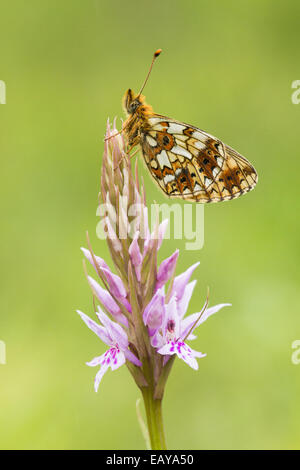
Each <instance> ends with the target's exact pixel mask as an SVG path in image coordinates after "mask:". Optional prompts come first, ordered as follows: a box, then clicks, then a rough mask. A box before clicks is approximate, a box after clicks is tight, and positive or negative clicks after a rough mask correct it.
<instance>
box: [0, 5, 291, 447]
mask: <svg viewBox="0 0 300 470" xmlns="http://www.w3.org/2000/svg"><path fill="white" fill-rule="evenodd" d="M0 12H1V15H0V44H1V60H0V79H1V80H4V81H5V82H6V87H7V97H6V100H7V104H6V105H0V126H1V131H0V135H1V139H0V155H1V176H2V178H1V191H2V197H1V203H2V208H1V213H2V229H1V283H0V289H1V315H0V340H2V341H5V343H6V352H7V364H6V365H0V383H1V386H0V447H1V448H3V449H12V448H19V449H32V448H33V449H54V448H58V449H79V448H80V449H91V448H97V449H142V448H144V442H143V438H142V436H141V433H140V430H139V427H138V423H137V419H136V414H135V402H136V399H137V398H138V397H139V391H138V389H137V388H136V386H135V384H134V382H133V380H132V378H131V376H130V375H129V373H128V371H127V369H126V368H125V367H123V368H121V369H120V370H119V371H117V372H115V373H111V372H110V373H108V374H107V375H106V376H105V378H104V380H103V382H102V384H101V386H100V390H99V392H98V394H96V393H94V391H93V380H94V373H95V369H91V368H89V367H87V366H86V365H85V361H87V360H90V359H91V358H92V357H94V356H95V355H99V354H100V353H102V352H104V349H105V347H104V345H103V344H102V343H101V342H100V341H99V340H98V339H97V337H96V336H95V335H94V334H93V333H92V332H90V331H89V330H88V329H87V328H86V326H85V325H84V324H83V323H82V322H81V320H80V319H79V317H78V316H77V315H76V313H75V310H76V308H80V309H82V310H83V311H85V312H86V313H88V314H92V300H91V295H90V290H89V287H88V285H87V282H86V280H85V277H84V274H83V268H82V254H81V252H80V249H79V248H80V246H82V245H86V242H85V231H86V230H88V231H89V233H90V236H91V240H92V244H93V247H94V249H95V252H96V253H97V254H98V255H100V256H102V257H104V258H105V259H106V260H107V261H109V259H108V251H107V249H106V245H105V242H103V241H100V240H98V239H97V237H96V233H95V229H96V224H97V222H98V218H97V217H96V206H97V194H98V190H99V176H100V162H101V155H102V151H103V135H104V131H105V125H106V120H107V118H108V116H109V117H110V118H113V117H114V116H118V118H120V117H123V112H122V108H121V98H122V95H123V93H124V92H125V90H126V89H127V88H128V87H132V88H133V89H135V90H137V89H138V88H139V87H140V86H141V83H142V81H143V80H144V78H145V74H146V71H147V69H148V66H149V63H150V60H151V56H152V53H153V51H154V50H155V49H157V48H159V47H160V48H162V49H163V54H162V55H161V57H160V58H159V60H158V61H157V64H156V66H155V69H154V71H153V74H152V76H151V80H150V82H149V83H148V85H147V88H146V90H145V94H146V96H147V99H148V102H149V103H151V104H152V105H153V107H154V109H155V111H156V112H159V113H162V114H166V115H168V116H171V117H174V118H176V119H178V120H182V121H185V122H189V123H191V124H194V125H198V126H199V127H200V128H202V129H205V130H207V131H208V132H210V133H212V134H214V135H217V136H218V137H220V138H221V139H223V140H224V142H226V143H228V144H229V145H231V146H233V147H234V148H236V149H237V150H239V151H240V152H241V153H242V154H244V155H245V156H246V157H248V158H249V160H250V161H251V162H252V163H253V164H254V166H255V167H256V168H257V171H258V173H259V183H258V186H257V188H256V189H255V190H254V191H253V192H251V193H250V194H248V195H246V196H244V197H242V198H240V199H238V200H234V201H231V202H227V203H222V204H217V205H210V206H206V207H205V245H204V248H203V249H202V250H200V251H197V252H195V251H185V240H171V241H168V242H166V243H165V244H164V245H163V247H162V249H161V252H160V259H162V258H164V257H166V256H169V255H170V254H171V252H172V251H173V250H174V249H175V248H177V247H178V248H180V250H181V255H180V260H179V265H178V272H181V271H182V270H184V269H186V268H187V267H188V266H189V265H190V264H192V263H193V262H195V261H196V260H200V261H201V265H200V267H199V268H198V269H197V271H196V272H195V274H194V278H197V279H198V284H197V286H198V287H197V289H196V291H195V293H194V296H193V299H192V302H191V304H190V310H189V311H190V313H193V312H194V311H198V310H199V307H200V306H201V305H202V304H203V301H204V297H205V293H206V288H207V286H208V285H209V286H210V291H211V304H214V303H218V302H232V307H231V308H227V309H224V310H222V311H221V312H220V313H219V314H217V315H216V316H214V317H212V318H211V319H210V320H209V321H208V322H207V323H205V324H204V325H203V326H202V327H201V330H200V329H199V330H198V333H199V335H198V339H197V340H196V341H195V342H194V343H193V345H192V346H193V347H194V348H195V349H197V350H200V351H203V352H206V353H207V357H206V358H205V359H203V360H201V361H199V362H200V367H199V371H198V372H195V371H193V370H192V369H190V368H189V367H187V366H186V365H185V364H184V363H182V362H180V361H177V362H176V363H175V367H174V369H173V371H172V374H171V376H170V379H169V382H168V385H167V390H166V396H165V400H164V419H165V426H166V435H167V442H168V446H169V448H170V449H205V448H209V449H217V448H222V449H232V448H238V449H247V448H250V449H252V448H259V449H267V448H269V449H275V448H283V449H289V448H300V429H299V418H300V394H299V388H300V364H299V365H298V366H297V365H294V364H292V362H291V354H292V352H293V350H292V348H291V344H292V342H293V341H294V340H296V339H300V316H299V300H298V298H299V268H298V262H299V196H298V191H299V189H298V188H299V182H298V174H299V170H300V159H299V119H300V104H299V105H295V104H292V101H291V94H292V91H293V90H292V88H291V84H292V82H293V81H294V80H297V79H300V70H299V39H300V32H299V20H300V4H299V2H298V1H297V0H295V1H290V0H285V1H276V2H274V1H271V0H255V1H242V2H240V1H238V0H236V1H226V2H223V1H221V0H220V1H216V0H215V1H211V0H210V1H199V0H198V1H196V0H195V1H191V0H185V1H176V0H173V1H172V2H170V1H169V2H167V1H157V0H153V1H151V2H143V1H128V2H124V1H120V0H115V1H114V2H109V1H100V0H85V1H83V0H64V1H58V0H44V1H43V2H41V1H38V0H26V1H25V0H14V1H4V0H1V3H0ZM119 125H120V121H119ZM138 158H139V159H140V161H139V167H140V171H141V172H142V174H143V175H144V178H145V180H146V186H147V194H148V201H152V200H154V199H155V200H156V201H157V202H160V203H164V202H167V200H166V199H165V198H164V196H163V195H162V194H160V193H159V192H158V190H157V187H156V186H155V185H154V184H153V182H152V180H151V178H150V176H149V175H148V173H147V171H146V169H145V167H144V166H143V164H142V161H141V157H138Z"/></svg>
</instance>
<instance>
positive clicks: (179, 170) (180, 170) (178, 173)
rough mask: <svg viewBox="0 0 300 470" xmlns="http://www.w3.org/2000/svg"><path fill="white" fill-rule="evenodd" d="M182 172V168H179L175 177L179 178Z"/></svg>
mask: <svg viewBox="0 0 300 470" xmlns="http://www.w3.org/2000/svg"><path fill="white" fill-rule="evenodd" d="M181 172H182V168H177V170H176V171H175V175H176V176H179V175H180V173H181Z"/></svg>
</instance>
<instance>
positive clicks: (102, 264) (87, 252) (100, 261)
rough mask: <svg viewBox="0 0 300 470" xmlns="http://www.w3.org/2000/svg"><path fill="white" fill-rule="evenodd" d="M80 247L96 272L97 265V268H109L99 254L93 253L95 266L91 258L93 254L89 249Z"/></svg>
mask: <svg viewBox="0 0 300 470" xmlns="http://www.w3.org/2000/svg"><path fill="white" fill-rule="evenodd" d="M80 249H81V251H82V252H83V254H84V256H85V257H86V259H87V260H88V261H89V262H90V263H91V265H92V266H94V268H95V270H96V272H98V271H97V267H98V269H101V268H106V269H109V267H108V265H107V264H106V263H105V261H104V260H103V259H102V258H100V256H96V255H95V254H94V258H95V261H96V263H97V266H96V265H95V263H94V259H93V256H92V253H91V252H90V250H87V249H86V248H84V247H81V248H80Z"/></svg>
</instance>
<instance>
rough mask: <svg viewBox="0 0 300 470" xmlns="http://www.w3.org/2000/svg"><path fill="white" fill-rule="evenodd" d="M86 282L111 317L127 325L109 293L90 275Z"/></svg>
mask: <svg viewBox="0 0 300 470" xmlns="http://www.w3.org/2000/svg"><path fill="white" fill-rule="evenodd" d="M88 282H89V284H90V286H91V288H92V291H93V292H94V293H95V295H96V297H97V298H98V299H99V300H100V302H101V303H102V305H103V306H104V307H105V308H106V310H107V311H108V312H109V313H110V314H111V315H112V316H113V317H115V319H116V320H118V321H120V322H121V323H123V325H125V326H128V321H127V319H126V317H125V316H124V315H123V314H122V313H121V310H120V308H119V306H118V304H117V303H116V302H115V301H114V299H113V298H112V296H111V295H110V293H109V292H108V291H107V290H105V289H103V287H101V286H100V285H99V284H98V282H96V281H95V279H93V278H92V277H91V276H88Z"/></svg>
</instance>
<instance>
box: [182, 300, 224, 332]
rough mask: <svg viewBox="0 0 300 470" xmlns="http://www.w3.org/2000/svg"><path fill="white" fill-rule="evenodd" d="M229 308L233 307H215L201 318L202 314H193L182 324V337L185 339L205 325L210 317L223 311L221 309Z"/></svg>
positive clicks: (205, 312)
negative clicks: (202, 324)
mask: <svg viewBox="0 0 300 470" xmlns="http://www.w3.org/2000/svg"><path fill="white" fill-rule="evenodd" d="M227 306H231V304H218V305H215V306H214V307H210V308H208V309H206V310H205V311H204V312H203V314H202V315H201V316H200V312H198V313H193V314H192V315H189V316H187V317H186V318H184V319H183V320H182V322H181V333H180V337H181V338H182V339H184V338H185V336H186V335H187V334H188V333H192V332H193V331H194V330H195V328H197V327H198V326H199V325H201V323H204V322H205V320H207V319H208V317H210V315H213V314H214V313H217V312H218V311H219V310H221V308H223V307H227ZM199 316H200V318H199Z"/></svg>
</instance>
